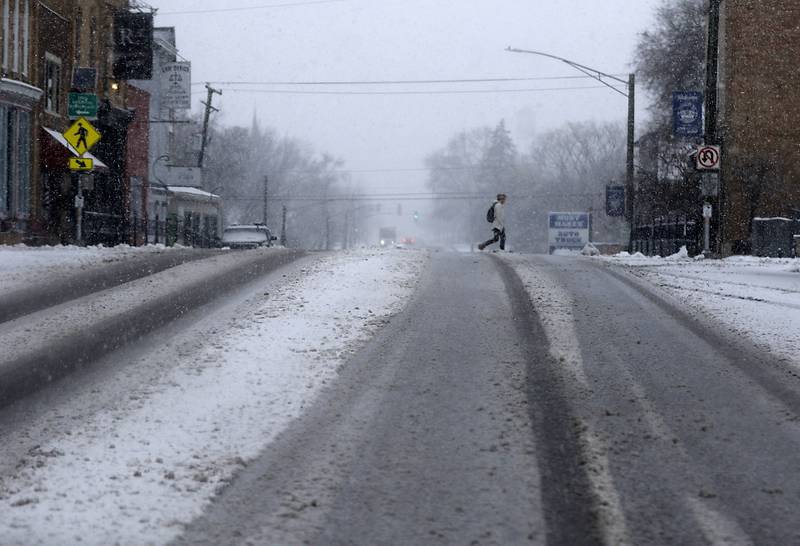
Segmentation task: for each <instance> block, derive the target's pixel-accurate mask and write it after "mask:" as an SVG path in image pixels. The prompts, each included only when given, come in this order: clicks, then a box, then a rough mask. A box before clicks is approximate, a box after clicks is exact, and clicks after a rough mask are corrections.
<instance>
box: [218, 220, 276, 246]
mask: <svg viewBox="0 0 800 546" xmlns="http://www.w3.org/2000/svg"><path fill="white" fill-rule="evenodd" d="M277 240H278V238H277V237H275V236H274V235H272V232H271V231H270V230H269V228H268V227H267V226H264V225H261V224H242V225H237V224H234V225H230V226H228V227H226V228H225V230H224V231H223V232H222V246H227V247H230V248H258V247H262V246H272V242H273V241H277Z"/></svg>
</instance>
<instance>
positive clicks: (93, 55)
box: [89, 15, 97, 66]
mask: <svg viewBox="0 0 800 546" xmlns="http://www.w3.org/2000/svg"><path fill="white" fill-rule="evenodd" d="M96 41H97V17H96V16H95V15H92V17H91V18H90V19H89V64H90V65H92V66H95V65H96V62H97V47H96V45H95V42H96Z"/></svg>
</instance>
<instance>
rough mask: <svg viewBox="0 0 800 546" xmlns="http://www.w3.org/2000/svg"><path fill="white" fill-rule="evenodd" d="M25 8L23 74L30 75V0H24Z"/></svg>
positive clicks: (23, 19) (23, 21) (23, 12)
mask: <svg viewBox="0 0 800 546" xmlns="http://www.w3.org/2000/svg"><path fill="white" fill-rule="evenodd" d="M23 3H24V7H23V10H22V70H21V71H20V72H22V74H24V75H25V76H27V75H28V63H29V61H30V41H31V31H30V3H29V0H24V2H23Z"/></svg>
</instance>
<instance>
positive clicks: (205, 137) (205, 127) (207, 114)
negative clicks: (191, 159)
mask: <svg viewBox="0 0 800 546" xmlns="http://www.w3.org/2000/svg"><path fill="white" fill-rule="evenodd" d="M206 90H207V91H208V98H207V99H206V102H204V103H202V104H203V105H205V107H206V112H205V115H204V116H203V140H202V142H201V143H200V157H199V158H198V160H197V166H198V167H200V168H201V169H202V168H203V159H204V157H205V155H206V143H207V142H208V119H209V117H211V111H212V110H213V111H214V112H219V109H218V108H214V107H213V106H211V101H212V100H213V99H214V93H216V94H217V95H222V91H220V90H218V89H214V88H213V87H211V86H210V85H209V84H206Z"/></svg>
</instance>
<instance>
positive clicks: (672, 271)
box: [593, 253, 800, 368]
mask: <svg viewBox="0 0 800 546" xmlns="http://www.w3.org/2000/svg"><path fill="white" fill-rule="evenodd" d="M593 259H598V260H603V261H605V262H607V263H611V264H614V265H616V266H621V267H624V268H625V269H627V270H628V271H629V272H631V273H633V274H634V275H636V276H638V277H641V278H643V279H646V280H648V281H649V282H651V283H653V284H655V285H657V286H660V287H661V288H662V289H664V290H665V291H667V293H669V294H671V295H672V296H674V297H675V298H676V299H678V300H679V301H680V302H683V304H684V305H685V307H686V309H687V310H689V311H690V312H693V313H695V314H697V313H700V314H703V315H705V316H707V317H710V318H712V319H714V320H717V321H718V322H719V323H721V324H722V325H723V326H724V327H725V328H726V329H727V330H728V331H729V332H731V333H733V334H735V335H741V336H746V337H749V338H750V339H751V340H752V341H753V342H754V343H755V344H757V345H758V346H759V347H761V348H763V349H764V350H765V351H767V352H770V353H773V354H774V355H776V356H777V357H778V358H779V359H782V360H786V361H791V362H793V363H794V364H795V365H797V366H798V368H800V340H798V332H800V260H798V259H789V258H787V259H779V258H757V257H751V256H734V257H730V258H726V259H724V260H696V259H691V258H688V257H685V256H681V255H676V256H670V257H668V258H658V257H655V258H651V257H645V256H643V255H641V254H638V255H633V256H631V255H628V254H627V253H623V254H620V255H617V256H614V257H599V258H593Z"/></svg>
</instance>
